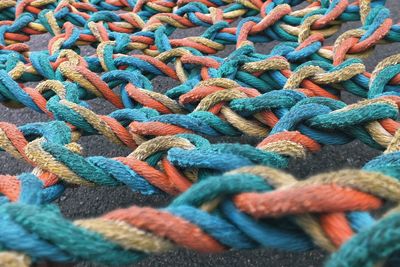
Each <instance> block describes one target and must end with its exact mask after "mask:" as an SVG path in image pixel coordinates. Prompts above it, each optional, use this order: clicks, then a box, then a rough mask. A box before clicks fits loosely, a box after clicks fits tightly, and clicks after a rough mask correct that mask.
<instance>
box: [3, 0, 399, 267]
mask: <svg viewBox="0 0 400 267" xmlns="http://www.w3.org/2000/svg"><path fill="white" fill-rule="evenodd" d="M387 2H388V3H387V6H389V7H390V8H391V10H392V13H393V18H394V21H395V22H398V21H399V14H398V12H397V10H399V8H400V3H399V2H398V1H394V0H392V1H387ZM358 25H359V23H351V24H350V25H346V27H343V28H342V30H341V32H343V31H344V30H347V29H350V28H355V27H357V26H358ZM183 32H184V34H185V35H186V36H188V35H192V36H193V35H196V33H197V32H201V30H200V31H198V30H186V31H183ZM179 35H181V34H179ZM331 39H332V38H331ZM328 43H329V41H327V43H326V44H328ZM330 43H332V40H330ZM31 45H32V46H31V47H32V48H33V49H35V50H41V49H45V48H46V45H47V40H46V39H45V38H43V37H39V38H38V37H36V38H34V40H33V41H31ZM272 45H273V44H258V45H257V49H258V51H259V52H263V53H268V52H269V51H270V49H271V46H272ZM232 49H233V48H230V51H231V50H232ZM228 52H229V51H228ZM395 53H400V45H399V44H391V45H380V46H379V47H378V48H377V49H376V50H375V54H374V55H373V56H371V57H370V58H369V59H367V60H366V61H365V62H366V64H367V67H368V70H369V71H370V70H372V69H373V67H374V66H375V65H376V63H377V62H379V60H381V59H383V58H385V57H387V56H389V55H392V54H395ZM223 54H224V55H226V54H227V52H224V53H223ZM174 85H175V84H174V83H172V82H171V80H168V79H157V82H156V83H155V85H154V86H155V88H157V90H159V91H165V89H166V88H171V87H173V86H174ZM344 100H345V101H346V102H348V103H351V102H354V101H356V99H355V98H354V97H351V96H348V95H347V96H345V99H344ZM90 104H91V105H93V108H94V110H95V111H96V112H97V113H99V114H108V113H109V112H111V111H112V110H113V109H112V107H111V106H110V105H109V104H107V103H105V101H99V100H94V101H90ZM47 120H48V119H47V117H46V116H45V115H41V114H38V113H35V112H34V111H31V110H29V109H26V108H25V109H19V110H10V109H7V108H5V107H4V106H1V105H0V121H8V122H11V123H15V124H17V125H22V124H25V123H28V122H38V121H47ZM219 141H222V140H219ZM229 141H230V142H232V141H235V140H233V139H229ZM238 141H240V142H247V141H251V142H252V143H254V142H255V140H247V139H245V138H241V139H240V140H238ZM80 144H81V145H82V146H83V148H84V150H85V155H87V156H89V155H101V156H107V157H113V156H125V155H128V154H129V153H130V151H129V150H128V149H126V148H123V147H118V146H116V145H113V144H111V143H108V142H107V141H106V140H105V138H103V137H100V136H91V137H84V138H82V140H81V141H80ZM379 153H380V152H379V151H376V150H373V149H371V148H369V147H367V146H365V145H363V144H361V143H360V142H357V141H356V142H352V143H350V144H347V145H343V146H335V147H333V146H326V147H324V148H323V149H322V151H321V152H319V153H317V154H313V155H309V156H308V157H307V159H305V160H297V161H293V162H291V164H290V168H289V169H288V170H287V171H289V172H291V173H293V174H295V175H296V176H297V177H307V176H310V175H313V174H316V173H320V172H323V171H328V170H337V169H342V168H345V167H353V168H360V167H362V166H363V164H364V163H366V162H367V161H369V160H370V159H372V158H373V157H375V156H377V155H379ZM30 170H31V168H30V167H29V166H28V165H27V164H25V163H23V162H22V161H17V160H14V159H13V158H11V157H10V156H8V155H7V154H6V153H0V173H1V174H19V173H21V172H24V171H30ZM169 200H170V199H169V198H168V197H159V196H151V197H144V196H141V195H139V194H133V193H132V192H131V191H130V190H129V189H127V188H125V187H117V188H109V187H108V188H105V187H96V188H85V187H80V188H73V189H68V190H67V191H66V192H65V194H64V195H63V196H62V197H61V198H60V199H59V200H58V201H57V203H58V204H59V205H60V207H61V209H62V212H63V213H64V214H65V215H66V216H67V217H69V218H71V219H72V218H86V217H91V216H98V215H101V214H103V213H105V212H107V211H111V210H113V209H116V208H119V207H128V206H131V205H139V206H144V205H148V206H153V207H160V206H165V205H166V204H167V203H168V202H169ZM325 257H326V255H325V254H324V253H322V252H320V251H311V252H307V253H285V252H279V251H275V250H267V249H257V250H249V251H231V252H226V253H223V254H217V255H216V254H198V253H195V252H191V251H188V250H183V249H182V250H177V251H173V252H170V253H166V254H161V255H157V256H152V257H149V258H148V259H146V260H143V261H142V262H140V263H138V264H136V265H134V266H163V267H166V266H282V267H285V266H297V267H311V266H322V264H323V262H324V260H325ZM77 266H80V267H83V266H96V265H92V264H86V263H80V264H77Z"/></svg>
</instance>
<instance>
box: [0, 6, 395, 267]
mask: <svg viewBox="0 0 400 267" xmlns="http://www.w3.org/2000/svg"><path fill="white" fill-rule="evenodd" d="M300 2H302V1H283V0H274V1H271V0H269V1H265V2H264V3H263V2H261V1H240V3H234V4H231V5H229V6H227V5H228V4H230V2H229V1H198V2H196V3H192V2H190V1H171V2H169V1H130V0H120V1H90V2H89V1H70V0H69V1H55V0H49V1H47V0H33V1H32V0H24V1H4V2H2V3H1V4H0V10H4V12H1V14H0V19H1V23H0V45H1V50H0V102H2V103H3V104H4V105H6V106H8V107H23V106H26V107H29V108H31V109H33V110H35V111H38V112H44V113H46V114H47V115H48V116H49V117H50V118H51V119H54V120H55V121H54V122H50V123H34V124H28V125H24V126H20V127H17V126H15V125H12V124H10V123H6V122H2V123H0V148H1V149H4V150H5V151H7V152H8V153H10V154H12V155H13V156H14V157H17V158H22V159H24V160H25V161H27V162H28V163H29V164H31V165H32V166H33V167H35V169H34V170H33V172H32V173H31V174H21V175H19V176H0V192H1V194H2V195H4V197H2V198H1V201H2V204H1V206H0V212H2V213H3V214H4V216H1V219H0V223H2V224H3V225H4V227H2V229H12V230H10V231H8V232H4V231H5V230H3V232H4V234H3V233H2V235H1V236H2V239H1V240H0V250H1V251H4V252H1V253H0V261H1V262H2V263H3V264H7V265H10V266H12V265H11V264H25V265H29V264H30V263H31V262H32V260H33V261H37V260H38V259H39V260H40V259H45V260H51V261H56V262H71V261H79V260H89V261H93V260H96V261H98V262H101V263H104V264H110V265H111V264H126V263H132V262H135V261H137V260H139V259H140V258H142V257H143V256H144V255H145V254H150V253H158V252H162V251H166V250H169V249H171V248H173V247H175V246H185V247H189V248H191V249H195V250H198V251H207V252H218V251H223V250H226V249H229V248H234V249H244V248H253V247H258V246H265V247H275V248H281V249H288V250H296V251H298V250H306V249H310V248H312V247H313V246H314V245H317V246H319V247H321V248H324V249H326V250H328V251H335V250H336V249H337V248H338V247H340V246H341V245H342V244H343V243H344V242H345V241H346V240H348V239H349V238H350V237H351V236H352V235H353V234H354V233H358V232H360V234H361V233H364V232H363V231H362V230H363V229H362V227H361V226H365V227H369V226H371V225H372V224H373V219H372V217H371V216H370V215H368V214H367V213H362V212H360V211H369V210H371V209H377V208H379V207H380V206H381V205H382V200H390V201H392V202H394V203H397V201H398V200H397V199H396V197H395V196H396V193H397V191H396V190H397V187H398V185H397V184H396V183H397V182H396V181H397V180H395V179H397V177H398V175H397V173H396V172H395V170H396V167H395V166H396V163H393V162H396V161H395V159H396V157H397V154H396V153H395V152H394V151H396V149H397V147H398V144H397V141H393V140H395V139H397V137H396V136H397V135H398V122H396V119H397V116H398V103H399V101H398V95H397V88H398V84H399V77H400V76H398V74H399V70H398V62H399V56H392V57H389V58H388V59H386V60H384V61H382V62H381V63H380V64H378V65H377V67H376V69H375V71H374V72H373V73H372V74H370V73H367V72H366V71H365V67H364V65H363V63H362V61H361V60H360V59H355V58H354V57H359V58H363V57H366V56H368V55H369V54H370V53H371V50H372V49H371V48H372V47H373V46H374V45H376V44H378V43H379V42H380V41H381V40H385V42H395V41H398V40H400V38H398V30H399V28H398V27H397V25H393V23H392V21H391V19H390V17H389V15H390V14H389V11H388V10H387V9H386V8H384V7H383V4H384V2H385V1H366V0H364V1H359V2H355V3H350V2H349V1H315V2H312V3H310V4H309V5H308V6H306V7H304V8H302V9H300V10H296V11H294V10H293V9H292V7H291V6H295V5H297V4H299V3H300ZM122 9H123V11H121V12H120V11H118V10H122ZM116 11H118V12H116ZM235 20H240V21H239V24H238V26H237V27H230V26H229V25H230V23H232V22H233V21H235ZM356 20H361V22H362V25H363V27H362V29H360V30H358V29H357V30H351V31H349V32H346V33H344V34H342V35H341V36H340V37H339V38H338V40H337V41H336V42H335V44H334V46H332V47H330V46H322V45H323V41H324V37H329V36H331V35H333V34H334V33H335V32H337V31H338V29H339V27H340V24H341V23H343V22H346V21H356ZM196 26H202V27H208V29H207V30H206V31H205V32H204V33H203V34H202V35H201V37H186V38H182V39H172V38H169V37H170V36H171V34H172V33H173V32H174V31H175V30H176V29H178V28H191V27H196ZM45 32H48V33H50V34H51V35H53V38H52V39H51V40H50V42H49V46H48V51H40V52H31V51H30V48H29V46H27V45H26V44H25V42H27V41H29V39H30V36H31V35H39V34H43V33H45ZM271 40H280V41H288V42H284V43H281V44H279V45H277V46H276V47H275V48H274V49H273V51H271V53H270V55H261V54H258V53H256V52H255V49H254V46H253V44H252V43H258V42H260V43H264V42H268V41H271ZM228 44H235V45H236V48H237V50H236V51H235V52H234V53H232V54H231V55H230V56H229V57H227V58H220V57H218V56H215V55H214V54H215V53H217V52H218V51H222V50H223V49H225V45H228ZM87 45H91V46H93V47H95V48H96V53H95V54H94V55H92V56H89V57H82V56H80V55H79V54H80V47H79V46H87ZM138 50H140V51H141V52H142V53H143V54H133V55H132V54H131V52H133V51H134V52H137V51H138ZM157 76H166V77H169V78H172V79H175V80H177V81H179V82H180V83H181V84H180V85H178V86H177V87H175V88H172V89H169V90H168V91H167V92H166V93H165V94H160V93H157V92H154V91H153V90H152V85H151V83H152V80H153V79H154V78H156V77H157ZM44 80H47V81H44ZM32 81H34V82H40V81H42V82H41V83H39V84H38V85H37V86H36V88H30V87H28V86H25V85H24V84H25V83H27V82H32ZM117 88H118V89H119V94H118V93H117V92H116V91H118V90H117ZM282 89H284V90H282ZM341 90H348V91H349V92H350V93H353V94H355V95H358V96H361V97H364V98H369V99H368V100H363V101H360V102H359V103H356V104H353V105H346V104H344V103H343V102H341V101H339V100H338V99H339V98H340V91H341ZM93 98H104V99H105V100H106V101H108V102H110V103H111V104H112V105H114V106H115V108H117V109H118V110H116V111H114V112H112V113H111V114H109V115H99V114H96V113H94V112H93V111H91V109H90V105H89V104H88V102H87V100H90V99H93ZM91 134H101V135H103V136H105V137H106V138H107V139H109V140H111V141H112V142H114V143H116V144H120V145H124V146H127V147H129V148H131V149H133V152H132V153H131V154H130V155H129V156H127V157H118V158H114V159H108V158H104V157H84V156H82V155H81V153H82V148H81V147H80V146H79V145H78V144H77V143H76V142H78V141H79V138H80V136H81V135H91ZM195 134H200V135H203V136H205V137H214V136H238V135H241V134H245V135H250V136H256V137H259V138H265V139H264V140H263V141H262V142H261V143H259V145H258V146H257V148H254V147H251V146H248V145H237V144H210V143H209V142H208V141H207V140H206V139H204V138H202V137H200V136H198V135H195ZM171 135H172V136H171ZM354 138H357V139H359V140H361V141H363V142H364V143H366V144H368V145H370V146H372V147H375V148H378V149H386V148H387V152H388V154H385V155H384V156H382V157H380V158H378V159H376V160H373V161H371V162H370V163H369V164H367V165H366V167H365V168H364V169H365V170H364V171H355V170H351V171H339V172H336V173H333V174H324V175H321V177H320V176H316V177H311V178H310V179H307V180H306V181H297V180H296V179H295V178H293V177H291V176H289V175H287V174H285V173H283V172H281V171H277V170H274V169H271V168H269V167H277V168H283V167H285V166H286V162H287V156H289V157H304V156H305V154H306V151H312V152H315V151H317V150H318V149H319V147H320V145H321V144H322V145H324V144H344V143H347V142H350V141H351V140H353V139H354ZM227 162H230V163H229V164H227ZM260 164H261V165H263V166H261V165H260ZM240 166H243V168H241V169H238V170H234V169H235V168H237V167H240ZM266 166H269V167H266ZM371 166H372V167H371ZM382 166H384V167H382ZM388 170H392V171H388ZM227 171H228V173H225V174H224V172H227ZM229 171H230V172H229ZM342 177H344V178H346V179H344V178H343V180H342ZM354 177H358V178H359V179H356V178H354ZM393 178H395V179H393ZM275 179H276V180H275ZM60 180H61V181H65V182H67V183H72V184H81V185H92V184H101V185H110V186H113V185H118V184H125V185H127V186H129V187H130V188H132V189H133V190H134V191H138V192H140V193H142V194H152V193H155V192H157V191H158V190H159V189H160V190H162V191H165V192H167V193H169V194H173V195H177V194H179V193H182V192H184V193H182V194H181V195H180V196H178V197H177V198H176V199H175V200H174V201H173V203H172V204H171V205H170V206H168V207H167V208H166V209H163V210H154V209H151V208H136V207H132V208H130V209H126V210H121V211H115V212H111V213H110V214H107V215H105V216H104V217H102V218H101V219H91V220H80V221H77V222H74V223H71V222H68V221H66V220H65V219H64V218H63V217H62V215H61V214H60V212H59V211H57V208H55V207H54V206H52V205H48V204H47V203H48V202H51V201H52V200H54V199H55V198H57V197H59V196H60V194H61V193H62V191H63V189H64V183H60V182H59V181H60ZM192 183H193V185H192ZM378 183H379V184H378ZM206 188H207V190H205V189H206ZM208 189H210V191H208ZM266 191H268V192H267V193H265V192H266ZM295 195H296V196H301V197H300V198H299V199H297V200H296V199H293V196H295ZM337 199H338V200H340V201H337ZM271 201H272V202H271ZM335 201H336V203H335ZM342 201H343V203H342ZM270 203H276V205H270ZM304 203H311V204H307V205H305V204H304ZM315 203H318V205H316V204H315ZM320 203H324V204H323V205H319V204H320ZM339 204H340V205H339ZM344 212H347V213H348V214H346V215H344ZM3 217H4V219H3ZM292 217H293V218H292ZM138 218H139V219H138ZM259 218H263V220H262V221H257V220H258V219H259ZM264 218H265V219H264ZM271 218H279V220H280V221H278V223H277V224H276V221H275V220H276V219H271ZM36 220H38V221H36ZM46 220H47V222H52V223H53V224H54V225H56V226H55V227H53V226H54V225H53V226H51V227H50V225H46V224H45V223H42V222H45V221H46ZM271 220H272V221H271ZM165 222H169V223H171V222H173V223H172V224H174V225H176V224H178V225H179V227H176V226H175V227H174V229H170V225H171V224H169V226H168V224H167V225H166V224H165ZM58 223H60V224H58ZM50 224H51V223H50ZM58 225H60V227H61V228H62V226H65V229H64V231H62V230H59V229H58V228H57V227H58ZM276 225H280V227H277V226H276ZM376 225H378V226H379V223H378V224H376ZM52 227H53V228H52ZM373 227H375V226H373ZM373 227H372V228H371V229H375V228H373ZM45 229H48V230H45ZM221 229H225V232H223V231H221ZM226 229H227V230H226ZM248 229H250V230H248ZM53 231H54V232H53ZM366 231H370V230H366ZM371 231H373V230H371ZM56 233H58V234H59V235H58V234H56ZM193 234H195V238H196V239H197V240H201V241H202V242H199V243H197V242H196V243H193V240H188V239H187V236H191V237H192V236H193ZM261 234H262V235H261ZM3 236H4V237H3ZM274 236H275V237H278V239H277V240H279V241H276V239H275V240H274V239H273V238H272V237H274ZM358 236H359V235H356V237H355V240H357V238H358ZM67 237H71V239H68V238H67ZM16 238H17V239H16ZM361 238H362V237H360V239H361ZM15 240H25V241H29V242H28V245H26V243H25V242H22V243H21V242H19V244H16V242H15ZM351 242H352V241H351ZM351 242H350V243H349V244H351ZM363 242H364V241H363ZM389 242H390V241H389ZM17 243H18V242H17ZM203 243H204V244H203ZM76 244H78V246H76ZM199 244H201V245H199ZM81 246H82V247H81ZM83 246H84V247H83ZM349 246H350V249H349ZM87 247H90V251H86V250H85V249H84V248H87ZM343 248H344V250H346V249H347V251H351V248H352V247H351V245H344V246H343ZM390 249H395V248H390ZM390 249H389V250H388V251H391V250H390ZM15 251H16V252H15ZM20 253H23V254H20ZM340 253H341V252H338V254H337V255H340ZM344 253H349V252H346V251H345V252H344ZM367 253H368V251H367ZM369 253H371V252H369ZM385 253H387V252H385ZM346 255H347V254H346ZM335 257H336V256H334V257H333V258H332V261H331V262H329V263H328V264H333V265H332V266H337V265H338V264H347V263H344V262H340V263H339V261H338V260H336V261H335V259H336V258H335ZM359 257H364V255H361V256H359ZM385 257H387V254H382V255H380V256H379V257H376V258H379V259H382V258H385ZM339 258H340V257H339ZM346 259H348V261H349V262H350V263H351V262H353V261H357V260H358V259H357V257H354V258H352V257H351V254H350V256H348V258H346ZM373 260H374V259H372V261H373ZM16 266H18V265H16ZM349 266H353V265H351V264H350V265H349ZM360 266H362V265H360Z"/></svg>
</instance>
